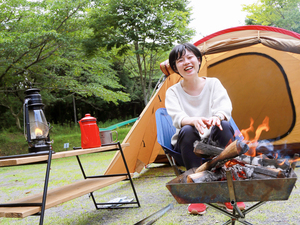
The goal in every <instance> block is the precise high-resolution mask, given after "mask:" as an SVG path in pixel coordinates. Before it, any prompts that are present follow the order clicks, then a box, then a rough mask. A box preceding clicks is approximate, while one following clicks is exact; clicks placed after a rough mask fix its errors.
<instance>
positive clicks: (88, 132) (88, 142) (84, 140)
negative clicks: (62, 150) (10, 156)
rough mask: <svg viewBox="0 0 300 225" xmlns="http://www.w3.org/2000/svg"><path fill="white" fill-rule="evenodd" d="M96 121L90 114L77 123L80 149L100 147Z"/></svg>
mask: <svg viewBox="0 0 300 225" xmlns="http://www.w3.org/2000/svg"><path fill="white" fill-rule="evenodd" d="M96 121H97V119H96V118H95V117H92V116H91V115H90V114H85V117H84V118H82V119H81V120H80V121H79V125H80V131H81V148H96V147H100V146H101V140H100V135H99V128H98V126H97V123H96Z"/></svg>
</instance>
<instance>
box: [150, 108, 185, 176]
mask: <svg viewBox="0 0 300 225" xmlns="http://www.w3.org/2000/svg"><path fill="white" fill-rule="evenodd" d="M155 118H156V132H157V142H158V143H159V144H160V145H161V147H162V148H163V150H164V151H165V154H166V156H167V158H168V160H169V163H170V165H171V166H172V167H173V170H174V172H175V174H176V175H177V176H179V175H180V174H181V173H182V171H181V170H180V169H179V168H178V167H177V165H176V163H177V164H178V165H179V166H184V163H183V159H182V157H181V154H180V153H179V152H176V151H174V150H173V147H172V145H171V138H172V136H173V135H174V134H175V132H176V128H175V127H174V126H173V123H172V118H171V116H170V115H169V114H168V112H167V110H166V109H165V108H159V109H158V110H156V112H155Z"/></svg>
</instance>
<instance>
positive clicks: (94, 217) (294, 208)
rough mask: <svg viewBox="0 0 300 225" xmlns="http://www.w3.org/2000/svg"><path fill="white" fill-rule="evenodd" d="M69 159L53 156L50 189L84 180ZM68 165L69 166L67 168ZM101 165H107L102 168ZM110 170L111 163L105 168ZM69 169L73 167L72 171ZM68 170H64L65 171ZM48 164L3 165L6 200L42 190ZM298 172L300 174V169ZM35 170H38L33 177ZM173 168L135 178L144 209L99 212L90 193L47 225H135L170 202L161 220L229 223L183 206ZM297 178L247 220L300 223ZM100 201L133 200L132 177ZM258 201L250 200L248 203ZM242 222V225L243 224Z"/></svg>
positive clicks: (0, 182)
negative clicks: (173, 186)
mask: <svg viewBox="0 0 300 225" xmlns="http://www.w3.org/2000/svg"><path fill="white" fill-rule="evenodd" d="M73 161H74V162H72V160H69V161H68V160H66V161H63V162H64V163H62V162H61V161H59V160H53V163H52V167H51V168H52V169H51V174H50V184H49V189H51V188H53V187H56V186H62V184H66V183H71V182H72V181H74V180H79V179H82V178H81V177H82V175H81V174H80V171H79V168H78V165H77V163H76V160H75V159H73ZM86 161H87V162H88V165H89V166H90V167H91V168H92V170H96V171H100V172H101V171H103V168H100V169H99V168H96V167H97V164H99V163H94V162H90V161H89V159H88V158H87V159H86ZM66 165H67V166H66ZM100 167H101V166H100ZM105 168H106V167H105ZM66 169H67V170H68V171H66ZM62 170H63V171H64V174H61V171H62ZM43 171H44V170H43V165H41V164H38V165H31V166H17V167H5V168H1V169H0V202H1V203H4V202H6V201H9V200H12V199H17V198H19V197H20V196H26V195H29V194H35V193H39V192H40V191H41V188H42V185H41V184H40V183H43V177H44V172H43ZM295 173H296V174H297V176H298V177H299V175H300V170H299V169H296V170H295ZM32 174H35V175H34V176H32ZM174 178H175V176H174V173H173V170H172V168H171V167H169V166H166V165H165V164H151V165H149V166H148V168H145V169H143V171H142V172H141V173H140V174H136V175H135V176H134V179H133V182H134V185H135V189H136V192H137V195H138V198H139V201H140V204H141V207H139V208H127V209H101V210H96V209H95V206H94V204H93V202H92V199H90V198H89V196H88V195H84V196H82V197H79V198H77V199H74V200H71V201H69V202H66V203H64V204H61V205H58V206H56V207H53V208H50V209H47V210H46V212H45V218H44V224H74V225H82V224H90V225H94V224H118V225H119V224H135V223H137V222H139V221H141V220H142V219H144V218H146V217H148V216H150V215H151V214H153V213H155V212H157V211H158V210H160V209H162V208H164V207H166V206H167V205H169V204H172V205H173V207H174V208H173V209H171V210H168V211H167V212H166V213H165V214H164V215H163V216H162V217H160V218H159V219H158V220H157V221H156V222H155V224H158V225H159V224H163V225H166V224H184V225H193V224H209V225H211V224H223V223H224V222H226V221H227V220H228V217H227V216H225V215H223V214H221V213H219V212H217V211H215V210H214V209H213V208H211V207H209V208H208V209H207V213H206V214H204V215H203V216H198V215H197V216H194V215H189V214H188V212H187V206H188V205H187V204H178V203H177V202H176V200H175V199H174V198H173V196H172V195H171V194H170V192H169V191H168V189H167V188H166V183H167V182H169V181H170V180H172V179H174ZM297 187H300V184H299V181H298V180H297V183H296V187H295V188H294V189H293V191H292V193H291V195H290V198H289V200H287V201H271V202H267V203H266V204H264V205H262V206H261V207H259V208H258V209H256V210H254V211H252V212H250V213H249V214H247V215H246V220H247V221H248V222H249V223H252V224H268V225H272V224H276V225H278V224H293V225H298V224H300V204H299V198H300V196H299V192H300V190H299V188H297ZM94 194H95V197H96V200H97V201H98V202H104V201H106V202H107V201H109V200H112V199H114V198H117V197H125V196H127V197H128V198H133V197H134V195H133V192H132V189H131V187H130V184H129V182H128V181H125V182H119V183H117V184H114V185H111V186H110V187H107V188H103V189H101V190H99V191H96V192H94ZM253 204H254V203H252V202H250V203H249V202H247V203H246V207H250V206H251V205H253ZM38 223H39V217H35V216H31V217H27V218H24V219H11V218H0V224H1V225H6V224H9V225H11V224H22V225H24V224H30V225H31V224H38ZM236 224H241V223H239V222H237V223H236Z"/></svg>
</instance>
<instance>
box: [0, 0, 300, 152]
mask: <svg viewBox="0 0 300 225" xmlns="http://www.w3.org/2000/svg"><path fill="white" fill-rule="evenodd" d="M188 3H189V1H188V0H143V1H142V0H95V1H89V0H65V1H56V0H44V1H42V0H30V1H29V0H4V1H2V3H0V12H1V13H0V118H1V119H0V128H1V129H0V132H1V133H2V134H1V137H2V140H0V143H2V142H3V140H4V139H3V137H4V136H5V135H4V134H7V132H8V133H18V134H22V132H23V102H24V97H25V95H24V91H25V90H26V89H28V88H31V87H32V88H39V89H40V90H41V95H42V99H43V103H44V104H45V108H44V111H45V115H46V118H47V120H48V122H50V123H51V124H52V126H54V125H55V124H57V125H58V124H59V125H60V126H69V127H72V126H74V125H76V124H77V121H78V120H80V119H81V118H82V117H84V115H85V114H86V113H90V114H91V115H92V116H93V117H96V118H97V120H98V121H99V122H105V121H109V120H113V119H117V120H119V121H122V120H126V119H131V118H135V117H137V116H138V115H139V114H140V113H141V111H142V110H143V108H144V107H145V106H146V104H147V103H148V101H149V100H150V98H151V95H152V92H153V90H154V89H155V85H156V84H157V82H158V80H159V79H160V78H161V75H162V72H161V71H160V67H159V64H160V63H161V62H163V61H164V60H166V59H167V58H168V53H169V51H170V50H171V49H172V48H173V47H174V45H176V44H177V43H183V42H188V41H189V40H190V39H191V37H192V36H193V35H194V34H195V31H194V30H192V29H190V28H188V25H189V23H190V22H191V9H190V8H189V7H188ZM299 9H300V0H260V1H258V2H257V3H256V4H251V5H247V6H246V5H245V6H244V8H243V10H244V11H246V12H248V13H249V14H248V16H247V18H245V24H246V25H254V24H260V25H268V26H275V27H281V28H285V29H288V30H291V31H295V32H298V33H299V32H300V23H299V22H300V12H299ZM215 19H217V18H215ZM0 139H1V138H0ZM10 139H13V138H10ZM6 141H7V139H6ZM2 154H3V153H2ZM0 155H1V149H0Z"/></svg>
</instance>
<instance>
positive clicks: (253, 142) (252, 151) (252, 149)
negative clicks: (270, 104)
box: [241, 116, 270, 157]
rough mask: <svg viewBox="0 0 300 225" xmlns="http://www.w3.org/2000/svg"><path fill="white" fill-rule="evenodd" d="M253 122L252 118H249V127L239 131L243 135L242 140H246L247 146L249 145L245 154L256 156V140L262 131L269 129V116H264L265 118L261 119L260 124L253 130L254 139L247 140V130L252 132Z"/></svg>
mask: <svg viewBox="0 0 300 225" xmlns="http://www.w3.org/2000/svg"><path fill="white" fill-rule="evenodd" d="M253 124H254V120H253V119H252V118H250V126H249V128H247V129H243V130H241V133H242V134H243V136H244V140H243V141H244V142H246V143H247V144H248V146H249V150H248V152H246V153H245V155H249V156H252V157H254V156H256V147H257V145H258V142H257V141H258V139H259V137H260V135H261V133H262V132H263V131H266V132H267V131H269V129H270V127H269V117H268V116H266V117H265V119H264V120H263V122H262V124H260V125H259V126H258V127H257V129H256V131H255V137H254V139H252V140H249V139H250V138H249V132H250V131H252V132H253V131H254V127H253Z"/></svg>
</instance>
